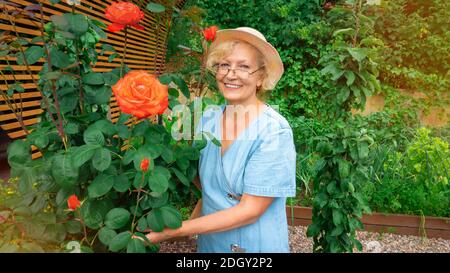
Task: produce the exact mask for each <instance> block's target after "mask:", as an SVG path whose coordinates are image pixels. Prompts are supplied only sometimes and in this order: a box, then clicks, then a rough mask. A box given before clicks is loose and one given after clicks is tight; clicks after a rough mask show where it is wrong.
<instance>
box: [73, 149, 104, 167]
mask: <svg viewBox="0 0 450 273" xmlns="http://www.w3.org/2000/svg"><path fill="white" fill-rule="evenodd" d="M97 149H99V146H98V145H90V144H88V145H83V146H80V147H78V149H76V152H75V153H73V155H72V157H73V164H74V165H75V167H77V168H79V167H81V165H83V164H84V163H86V162H87V161H88V160H90V159H91V158H92V157H93V156H94V153H95V151H96V150H97Z"/></svg>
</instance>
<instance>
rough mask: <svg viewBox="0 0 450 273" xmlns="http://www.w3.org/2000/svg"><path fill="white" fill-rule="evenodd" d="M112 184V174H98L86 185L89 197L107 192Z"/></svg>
mask: <svg viewBox="0 0 450 273" xmlns="http://www.w3.org/2000/svg"><path fill="white" fill-rule="evenodd" d="M113 185H114V176H113V175H107V174H99V175H98V176H97V177H96V178H95V179H94V181H92V183H91V184H90V185H89V186H88V193H89V197H90V198H97V197H100V196H103V195H105V194H107V193H108V192H109V191H110V190H111V189H112V187H113Z"/></svg>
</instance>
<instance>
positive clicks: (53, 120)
mask: <svg viewBox="0 0 450 273" xmlns="http://www.w3.org/2000/svg"><path fill="white" fill-rule="evenodd" d="M3 14H5V15H6V17H7V18H8V21H9V23H10V24H11V26H12V27H13V31H14V32H15V34H16V37H17V38H18V39H19V38H20V35H19V33H18V31H17V28H16V25H15V23H14V21H13V20H11V17H10V16H9V13H8V12H7V9H6V8H5V5H4V4H3ZM41 33H43V31H42V29H41ZM42 35H43V34H42ZM42 38H44V36H42ZM44 45H45V43H44ZM19 50H20V53H21V54H22V57H23V60H24V64H25V67H26V68H27V70H26V71H27V73H28V74H29V75H30V77H31V80H32V81H33V84H34V85H35V86H36V89H37V90H38V91H39V93H40V94H41V97H42V99H43V100H44V104H45V107H46V108H47V112H48V113H49V116H50V119H51V120H52V123H53V124H54V125H55V127H57V123H56V120H55V119H54V117H53V116H52V115H51V112H50V103H49V102H48V99H47V97H46V96H45V95H44V93H43V92H42V90H41V89H40V88H39V84H38V82H37V80H36V78H35V77H34V75H33V73H32V72H31V68H30V65H29V64H28V61H27V59H26V58H25V52H24V51H23V48H22V47H19Z"/></svg>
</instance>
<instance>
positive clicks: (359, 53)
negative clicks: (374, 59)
mask: <svg viewBox="0 0 450 273" xmlns="http://www.w3.org/2000/svg"><path fill="white" fill-rule="evenodd" d="M347 51H348V53H350V55H352V57H353V58H354V59H355V60H356V61H358V63H360V62H361V61H362V60H364V59H365V58H366V57H367V53H368V50H367V48H347Z"/></svg>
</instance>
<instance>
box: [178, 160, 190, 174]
mask: <svg viewBox="0 0 450 273" xmlns="http://www.w3.org/2000/svg"><path fill="white" fill-rule="evenodd" d="M177 166H178V167H180V169H182V170H183V171H186V170H187V168H189V159H187V158H184V157H180V158H178V159H177Z"/></svg>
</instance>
